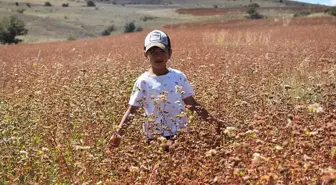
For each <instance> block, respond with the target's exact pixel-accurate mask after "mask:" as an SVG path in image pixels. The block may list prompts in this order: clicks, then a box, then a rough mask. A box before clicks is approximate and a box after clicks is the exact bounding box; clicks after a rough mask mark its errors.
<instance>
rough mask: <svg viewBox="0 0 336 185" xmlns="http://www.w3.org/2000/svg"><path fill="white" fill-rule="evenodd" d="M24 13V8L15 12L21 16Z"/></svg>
mask: <svg viewBox="0 0 336 185" xmlns="http://www.w3.org/2000/svg"><path fill="white" fill-rule="evenodd" d="M24 11H26V9H24V8H21V9H17V10H16V12H17V13H21V14H23V12H24Z"/></svg>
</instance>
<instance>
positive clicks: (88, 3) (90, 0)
mask: <svg viewBox="0 0 336 185" xmlns="http://www.w3.org/2000/svg"><path fill="white" fill-rule="evenodd" d="M86 5H87V6H88V7H95V6H96V4H95V3H94V2H93V1H92V0H88V1H86Z"/></svg>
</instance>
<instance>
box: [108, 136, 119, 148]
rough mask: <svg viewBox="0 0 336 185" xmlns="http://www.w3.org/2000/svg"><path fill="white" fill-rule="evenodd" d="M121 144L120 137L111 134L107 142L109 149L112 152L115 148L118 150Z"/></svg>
mask: <svg viewBox="0 0 336 185" xmlns="http://www.w3.org/2000/svg"><path fill="white" fill-rule="evenodd" d="M120 143H121V136H120V135H119V134H118V133H115V134H113V136H112V137H111V139H110V141H109V149H110V152H112V151H113V150H114V149H115V148H118V147H119V145H120Z"/></svg>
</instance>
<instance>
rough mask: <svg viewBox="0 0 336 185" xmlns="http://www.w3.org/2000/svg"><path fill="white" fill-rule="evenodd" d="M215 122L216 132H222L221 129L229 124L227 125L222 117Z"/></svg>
mask: <svg viewBox="0 0 336 185" xmlns="http://www.w3.org/2000/svg"><path fill="white" fill-rule="evenodd" d="M215 124H216V132H217V134H220V133H221V129H222V128H226V127H227V125H226V122H225V121H223V120H221V119H216V120H215Z"/></svg>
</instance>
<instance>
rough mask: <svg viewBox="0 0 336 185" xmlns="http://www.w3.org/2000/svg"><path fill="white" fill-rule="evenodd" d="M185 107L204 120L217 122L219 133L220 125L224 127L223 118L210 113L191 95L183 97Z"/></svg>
mask: <svg viewBox="0 0 336 185" xmlns="http://www.w3.org/2000/svg"><path fill="white" fill-rule="evenodd" d="M183 101H184V103H185V104H186V107H187V108H189V110H191V111H192V112H196V113H197V115H198V116H199V117H201V119H203V120H205V121H209V122H210V123H215V124H217V132H218V133H220V128H221V127H226V123H225V122H224V121H223V120H220V119H217V118H215V117H214V116H212V115H210V113H209V112H208V111H207V110H206V109H205V108H204V107H203V106H202V105H200V104H199V103H197V101H196V100H195V99H194V97H193V96H189V97H187V98H185V99H183Z"/></svg>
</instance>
